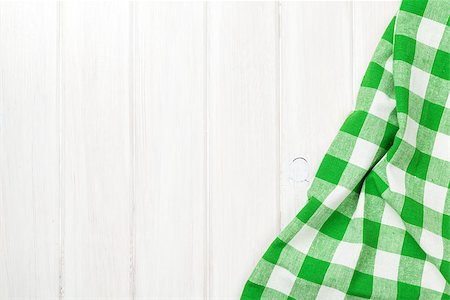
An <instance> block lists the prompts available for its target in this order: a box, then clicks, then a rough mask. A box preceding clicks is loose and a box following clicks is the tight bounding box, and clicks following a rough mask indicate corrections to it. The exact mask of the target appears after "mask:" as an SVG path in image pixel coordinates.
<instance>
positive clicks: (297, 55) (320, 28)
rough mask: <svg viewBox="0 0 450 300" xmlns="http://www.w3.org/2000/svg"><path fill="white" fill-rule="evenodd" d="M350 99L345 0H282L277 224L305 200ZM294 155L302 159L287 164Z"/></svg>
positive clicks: (349, 28) (349, 23) (348, 6)
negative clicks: (333, 0)
mask: <svg viewBox="0 0 450 300" xmlns="http://www.w3.org/2000/svg"><path fill="white" fill-rule="evenodd" d="M352 103H353V101H352V6H351V3H349V2H312V1H311V2H298V3H294V2H283V3H282V4H281V224H282V227H284V226H286V225H287V224H288V223H289V222H290V221H291V220H292V218H293V217H294V216H295V215H296V214H297V213H298V211H299V210H300V209H301V207H302V206H303V205H304V204H305V203H306V200H307V197H306V191H307V189H308V187H309V185H310V181H312V179H313V178H314V174H315V172H316V169H317V167H318V165H319V163H320V161H321V159H322V157H323V155H324V154H325V151H326V150H327V148H328V146H329V145H330V143H331V140H332V139H333V138H334V136H335V135H336V133H337V132H338V129H339V127H340V125H341V123H342V122H343V120H344V119H345V117H346V115H347V114H348V113H349V112H350V111H351V109H352V106H353V104H352ZM299 157H301V158H304V159H305V160H306V161H307V163H305V160H303V159H297V160H296V161H295V162H294V163H292V162H293V160H295V159H296V158H299ZM296 174H298V175H296Z"/></svg>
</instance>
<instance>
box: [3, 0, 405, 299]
mask: <svg viewBox="0 0 450 300" xmlns="http://www.w3.org/2000/svg"><path fill="white" fill-rule="evenodd" d="M398 3H399V2H398V1H396V2H297V3H293V2H286V3H285V2H281V3H278V2H272V3H271V2H248V3H233V2H226V3H221V2H210V3H201V2H188V3H177V2H172V3H149V2H126V1H115V2H79V3H76V2H51V1H47V2H44V3H36V2H27V3H20V2H0V188H1V189H0V298H2V299H29V298H40V299H50V298H67V299H88V298H89V299H98V298H103V299H114V298H115V299H119V298H120V299H124V298H141V299H144V298H148V299H173V298H183V299H184V298H186V299H192V298H217V299H219V298H234V299H236V298H237V297H238V296H239V294H240V291H241V289H242V287H243V284H244V283H245V280H246V279H247V278H248V276H249V275H250V272H251V271H252V268H253V267H254V266H255V264H256V262H257V261H258V259H259V258H260V256H261V255H262V254H263V252H264V251H265V250H266V248H267V246H268V245H269V243H270V242H271V241H272V240H273V239H274V238H275V236H276V234H277V233H278V232H279V231H280V229H281V228H283V227H284V226H285V225H286V224H287V223H288V222H289V221H290V220H291V219H292V218H293V217H294V216H295V214H296V213H297V212H298V210H299V209H300V208H301V207H302V205H303V204H304V203H305V201H306V199H305V197H306V190H307V188H308V186H309V182H310V181H311V180H312V178H313V175H314V172H315V170H316V168H317V166H318V164H319V162H320V159H321V158H322V156H323V154H324V152H325V151H326V149H327V147H328V145H329V143H330V142H331V139H332V138H333V137H334V135H335V134H336V133H337V131H338V128H339V126H340V124H341V123H342V122H343V120H344V118H345V117H346V115H347V114H348V113H349V112H350V111H351V109H352V108H353V106H354V101H355V97H356V93H357V91H358V86H359V83H360V81H361V79H362V76H363V73H364V71H365V69H366V67H367V64H368V62H369V59H370V57H371V55H372V53H373V51H374V49H375V46H376V44H377V43H378V41H379V39H380V38H381V35H382V33H383V31H384V29H385V27H386V26H387V24H388V23H389V21H390V19H391V18H392V16H394V14H395V12H396V10H397V9H398V5H399V4H398ZM298 157H302V158H304V159H297V160H295V162H294V163H292V161H293V160H294V159H295V158H298ZM305 160H306V161H305ZM305 167H306V169H305Z"/></svg>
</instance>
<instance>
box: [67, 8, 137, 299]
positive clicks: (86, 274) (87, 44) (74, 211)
mask: <svg viewBox="0 0 450 300" xmlns="http://www.w3.org/2000/svg"><path fill="white" fill-rule="evenodd" d="M61 5H62V8H61V18H62V28H61V35H62V37H61V38H62V41H61V42H62V46H61V47H62V61H63V65H62V74H61V76H62V97H63V100H62V102H63V107H62V122H63V123H62V125H63V145H62V147H63V157H62V159H63V169H62V176H63V180H64V182H63V184H64V185H63V189H64V194H63V197H64V200H63V201H64V205H65V206H64V209H63V211H64V221H65V222H64V227H65V231H64V268H63V274H62V279H63V286H64V290H63V295H64V296H66V297H67V298H75V297H81V298H125V297H127V296H128V295H130V294H131V291H130V290H129V287H130V282H129V278H130V260H131V261H132V258H131V257H130V209H131V188H130V185H131V183H130V182H131V167H130V165H131V155H130V153H131V150H130V148H131V147H130V145H131V144H130V142H131V140H130V124H131V122H130V99H129V86H128V85H129V84H128V74H129V11H128V3H127V2H80V3H77V2H64V3H62V4H61Z"/></svg>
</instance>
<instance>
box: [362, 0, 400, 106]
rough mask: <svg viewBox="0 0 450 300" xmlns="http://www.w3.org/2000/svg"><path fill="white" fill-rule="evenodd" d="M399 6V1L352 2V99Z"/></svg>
mask: <svg viewBox="0 0 450 300" xmlns="http://www.w3.org/2000/svg"><path fill="white" fill-rule="evenodd" d="M399 7H400V1H356V2H353V99H354V100H356V95H357V94H358V90H359V86H360V85H361V81H362V78H363V76H364V73H365V72H366V69H367V66H368V65H369V61H370V59H371V58H372V55H373V53H374V52H375V48H376V46H377V44H378V42H379V41H380V39H381V36H382V35H383V32H384V30H385V29H386V27H387V26H388V24H389V22H390V21H391V19H392V18H393V17H394V16H395V14H396V13H397V11H398V9H399Z"/></svg>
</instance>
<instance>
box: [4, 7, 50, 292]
mask: <svg viewBox="0 0 450 300" xmlns="http://www.w3.org/2000/svg"><path fill="white" fill-rule="evenodd" d="M56 24H57V15H56V5H55V4H54V3H45V4H43V3H39V4H37V3H36V4H34V3H15V2H1V3H0V44H1V47H0V189H1V192H0V298H2V299H25V298H45V299H50V298H56V297H57V296H58V285H59V283H58V270H59V267H58V264H59V245H58V243H59V239H58V237H59V108H58V107H59V99H58V97H57V93H56V82H57V80H56V76H57V75H56V74H57V72H56V70H57V67H56V61H57V59H56V58H57V54H56V41H57V34H56V33H57V31H56V28H57V26H56Z"/></svg>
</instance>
